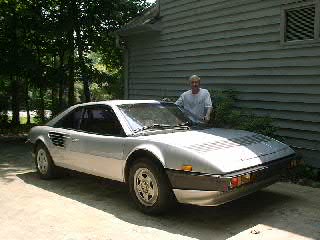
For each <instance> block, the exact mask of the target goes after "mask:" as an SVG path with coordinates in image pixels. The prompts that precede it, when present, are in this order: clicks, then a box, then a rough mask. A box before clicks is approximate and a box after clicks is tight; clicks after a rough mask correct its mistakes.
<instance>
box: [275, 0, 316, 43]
mask: <svg viewBox="0 0 320 240" xmlns="http://www.w3.org/2000/svg"><path fill="white" fill-rule="evenodd" d="M319 14H320V13H319V0H314V1H305V2H302V3H298V4H293V5H289V6H286V7H284V8H283V9H282V20H281V35H282V36H281V41H282V43H300V42H306V41H307V42H310V41H318V40H319V17H320V16H319Z"/></svg>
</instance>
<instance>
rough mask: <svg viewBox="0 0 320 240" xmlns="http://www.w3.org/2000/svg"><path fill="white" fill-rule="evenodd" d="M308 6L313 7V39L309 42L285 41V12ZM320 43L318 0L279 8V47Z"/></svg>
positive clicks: (319, 3)
mask: <svg viewBox="0 0 320 240" xmlns="http://www.w3.org/2000/svg"><path fill="white" fill-rule="evenodd" d="M310 5H315V19H314V21H315V24H314V34H315V35H314V39H310V40H297V41H290V42H287V41H285V33H286V26H287V22H286V11H288V10H291V9H295V8H302V7H307V6H310ZM319 42H320V0H307V1H304V2H299V3H292V4H287V5H285V6H282V7H281V21H280V43H281V45H285V46H290V45H298V44H312V43H319Z"/></svg>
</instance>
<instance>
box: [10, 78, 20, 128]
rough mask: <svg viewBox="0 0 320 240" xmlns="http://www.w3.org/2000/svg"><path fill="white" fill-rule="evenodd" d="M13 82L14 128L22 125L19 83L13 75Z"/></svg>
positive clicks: (12, 106)
mask: <svg viewBox="0 0 320 240" xmlns="http://www.w3.org/2000/svg"><path fill="white" fill-rule="evenodd" d="M10 82H11V97H12V100H11V108H12V121H11V124H12V125H13V126H17V125H19V124H20V116H19V112H20V105H19V83H18V81H17V79H16V77H14V76H13V75H12V74H11V75H10Z"/></svg>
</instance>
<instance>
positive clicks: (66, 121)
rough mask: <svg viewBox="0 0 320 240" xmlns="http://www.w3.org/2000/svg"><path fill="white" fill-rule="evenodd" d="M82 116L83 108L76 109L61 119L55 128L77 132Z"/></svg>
mask: <svg viewBox="0 0 320 240" xmlns="http://www.w3.org/2000/svg"><path fill="white" fill-rule="evenodd" d="M82 114H83V108H81V107H79V108H76V109H74V110H73V111H72V112H70V113H68V114H67V115H66V116H64V117H63V118H62V119H60V121H58V122H57V123H56V124H55V127H61V128H66V129H75V130H77V129H79V128H80V123H81V117H82Z"/></svg>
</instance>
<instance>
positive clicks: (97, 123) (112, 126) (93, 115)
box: [80, 106, 122, 135]
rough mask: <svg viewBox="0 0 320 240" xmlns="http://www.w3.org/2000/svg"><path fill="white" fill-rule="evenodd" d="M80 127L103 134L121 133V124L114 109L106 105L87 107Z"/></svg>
mask: <svg viewBox="0 0 320 240" xmlns="http://www.w3.org/2000/svg"><path fill="white" fill-rule="evenodd" d="M80 129H81V130H83V131H85V132H90V133H96V134H102V135H121V133H122V128H121V125H120V123H119V121H118V119H117V117H116V115H115V114H114V112H113V111H112V109H109V108H107V107H104V106H92V107H87V109H86V110H85V112H84V115H83V119H82V121H81V126H80Z"/></svg>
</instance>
